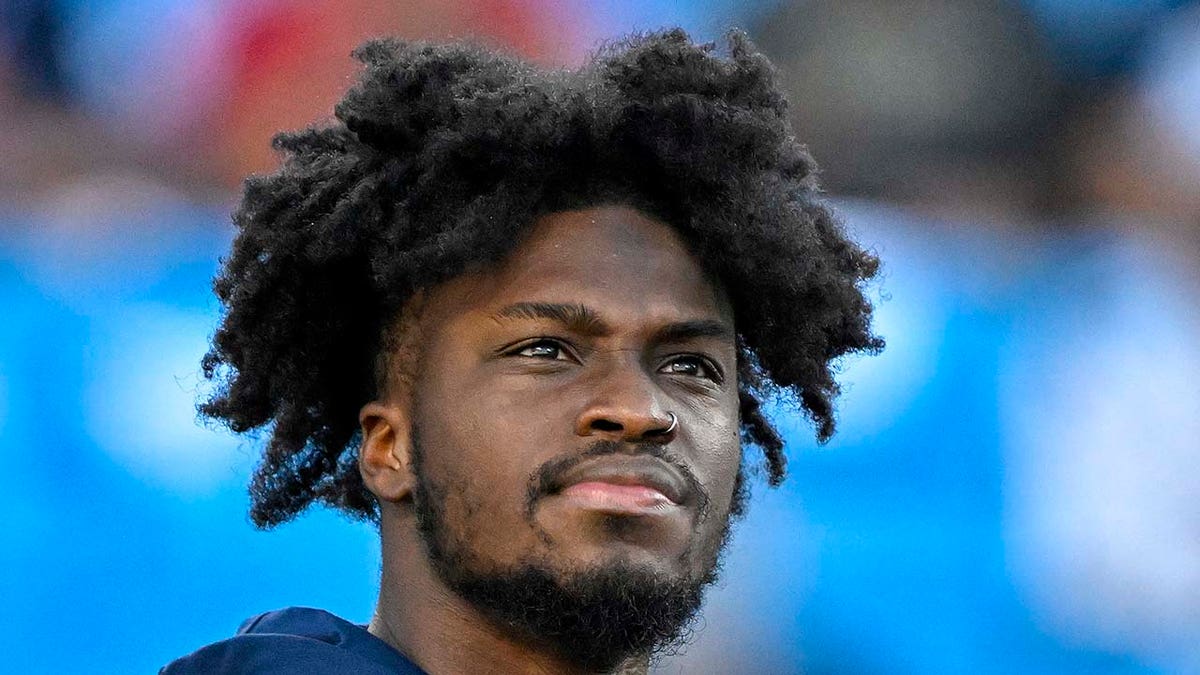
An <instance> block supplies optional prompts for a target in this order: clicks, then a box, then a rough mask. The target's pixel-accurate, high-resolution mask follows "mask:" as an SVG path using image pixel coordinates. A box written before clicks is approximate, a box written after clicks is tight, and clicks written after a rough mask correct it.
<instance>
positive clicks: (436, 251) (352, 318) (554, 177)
mask: <svg viewBox="0 0 1200 675" xmlns="http://www.w3.org/2000/svg"><path fill="white" fill-rule="evenodd" d="M354 56H355V57H356V58H357V59H359V60H360V61H362V62H363V63H364V64H365V68H364V69H363V71H362V73H361V75H360V76H359V78H358V80H357V83H356V84H354V85H353V87H352V88H351V89H350V90H349V91H348V92H347V93H346V95H345V97H344V98H343V99H342V100H341V102H340V103H338V104H337V106H336V107H335V111H334V118H333V119H331V120H328V121H325V122H322V123H319V124H316V125H313V126H311V127H309V128H306V129H303V130H300V131H296V132H290V133H281V134H279V135H277V136H276V137H275V138H274V140H273V145H274V147H275V148H276V150H277V151H279V152H280V153H281V155H282V164H281V166H280V168H279V169H278V170H276V171H275V172H274V173H271V174H269V175H264V176H252V177H250V178H248V179H247V180H246V182H245V186H244V193H243V196H242V199H241V203H240V204H239V206H238V208H237V209H236V211H235V213H234V216H233V219H234V222H235V224H236V225H237V228H238V235H237V237H236V239H235V241H234V243H233V247H232V251H231V253H230V255H229V256H228V257H227V258H226V259H225V260H224V261H223V265H222V269H221V271H220V273H219V274H218V276H217V277H216V279H215V280H214V282H213V286H214V289H215V291H216V294H217V296H218V297H219V298H220V300H221V302H222V303H223V313H222V318H221V322H220V325H219V326H218V328H217V330H216V332H215V334H214V336H213V339H212V344H211V348H210V350H209V352H208V353H207V354H206V355H205V357H204V359H203V363H202V367H203V373H204V376H205V377H206V378H207V379H208V380H209V381H211V382H212V383H213V387H212V391H211V393H210V395H209V397H208V398H207V400H205V401H203V402H201V404H200V407H199V409H200V413H201V414H202V415H203V416H206V417H208V418H211V419H213V420H216V421H219V422H221V423H223V424H225V425H227V426H228V427H229V428H231V429H232V430H233V431H235V432H238V433H242V432H248V431H259V432H261V433H262V434H263V435H264V436H265V437H266V441H265V449H264V450H263V455H262V458H261V461H260V463H259V464H258V466H257V468H256V470H255V473H254V476H253V478H252V481H251V485H250V495H251V509H250V517H251V519H252V520H253V521H254V523H255V524H256V525H258V526H259V527H272V526H274V525H277V524H279V523H282V522H285V521H287V520H289V519H291V518H293V517H294V516H295V515H297V514H298V513H300V512H301V511H303V510H304V509H306V508H307V507H308V506H309V505H311V504H312V503H314V502H321V503H324V504H326V505H329V506H332V507H334V508H337V509H341V510H343V511H344V512H345V513H347V514H348V515H350V516H352V517H357V518H362V519H368V520H377V519H378V505H377V504H376V502H375V500H374V497H373V495H371V494H370V492H369V491H368V490H367V489H366V487H365V486H364V484H363V481H362V478H361V476H360V474H359V471H358V467H357V454H358V446H359V444H360V442H361V434H360V432H359V428H358V411H359V409H360V408H361V407H362V406H363V405H364V404H365V403H367V402H369V401H371V400H373V399H374V398H375V397H376V395H377V393H378V392H379V387H380V380H379V373H378V372H377V368H376V360H377V359H376V357H377V356H378V355H380V353H381V350H383V349H386V348H387V347H388V344H390V343H389V342H388V341H387V339H386V335H385V334H386V332H387V331H388V330H389V326H391V325H392V324H393V323H394V322H395V320H396V318H397V317H398V316H399V315H400V313H401V312H402V311H403V309H404V308H405V303H406V302H407V301H409V300H410V299H412V298H413V297H414V296H415V294H416V293H418V292H420V291H421V290H422V289H427V288H430V287H432V286H435V285H436V284H438V283H441V282H444V281H446V280H448V279H451V278H453V277H455V276H457V275H460V274H462V273H464V272H467V271H470V270H475V269H480V268H481V267H483V266H486V265H488V264H492V263H495V262H497V261H499V260H501V259H502V258H503V257H504V256H505V255H506V254H507V253H509V252H510V251H511V250H512V249H513V248H514V247H515V246H516V244H517V243H519V242H520V241H521V235H522V233H523V232H525V231H526V230H527V229H528V228H529V227H530V225H531V223H533V222H534V221H535V220H536V219H537V218H538V216H540V215H544V214H547V213H552V212H556V211H561V210H568V209H574V208H583V207H586V206H591V205H600V204H614V203H619V204H627V205H631V206H634V207H635V208H639V209H641V210H643V211H645V212H647V213H650V214H652V215H654V216H655V217H658V218H660V219H662V220H663V221H664V222H666V223H668V224H670V225H671V226H672V227H673V228H675V229H676V230H677V231H678V232H679V233H680V235H681V237H682V238H683V239H684V241H685V242H686V244H687V245H688V247H689V248H690V249H691V251H692V252H693V253H694V254H695V255H696V257H697V259H698V260H699V261H700V262H701V264H702V265H703V266H704V267H705V268H706V271H707V272H708V273H709V274H711V275H713V276H714V277H715V278H716V279H718V280H719V282H720V283H721V284H722V285H723V287H724V288H725V289H726V292H727V293H728V296H729V298H730V300H731V302H732V305H733V308H734V319H735V329H736V332H737V336H738V338H737V343H738V357H739V367H738V371H739V399H740V423H741V436H742V441H743V443H745V444H747V445H750V446H757V447H759V448H761V450H762V451H763V453H764V455H765V468H766V472H767V475H768V480H769V482H770V484H771V485H773V486H774V485H777V484H778V483H779V482H780V481H781V480H782V479H783V477H784V463H785V462H784V455H783V440H782V438H781V437H780V435H779V433H778V432H777V431H776V429H775V428H774V426H773V425H772V423H771V422H770V421H769V420H768V419H767V417H766V415H765V413H764V410H763V408H762V401H764V400H767V397H771V396H779V397H780V400H781V401H790V402H791V404H793V405H794V406H795V407H798V408H799V409H800V410H802V411H803V412H804V413H805V414H806V415H807V416H808V417H809V418H810V419H811V420H812V422H813V423H814V425H815V427H816V435H817V438H818V439H819V440H820V441H825V440H827V439H828V438H829V437H830V435H831V434H832V433H833V430H834V416H833V399H834V398H835V396H836V395H837V393H838V386H837V384H836V382H835V380H834V377H833V371H832V367H833V366H834V365H835V364H834V361H835V360H836V359H838V358H839V357H841V356H843V355H846V354H848V353H854V352H876V351H878V350H879V349H881V348H882V346H883V342H882V340H881V339H879V338H878V337H876V336H874V335H873V334H872V332H871V329H870V318H871V304H870V302H869V300H868V299H867V298H866V295H865V285H866V283H867V282H868V280H870V279H871V278H872V277H873V276H874V275H875V273H876V271H877V269H878V265H879V261H878V259H877V258H876V257H875V256H873V255H872V254H871V253H869V252H867V251H865V250H863V249H862V248H860V247H859V246H858V245H857V244H855V243H854V242H852V241H850V240H849V239H848V238H847V236H846V235H845V233H844V231H843V227H842V225H841V224H840V223H839V222H838V220H837V219H836V218H835V216H834V214H833V212H832V211H831V210H830V208H829V207H828V206H827V205H826V204H825V203H824V201H823V200H822V197H821V193H820V190H819V188H818V186H817V183H816V175H815V174H816V166H815V164H814V162H813V160H812V158H811V157H810V156H809V154H808V152H807V150H806V149H805V147H804V146H803V145H801V144H800V143H798V142H797V140H796V139H795V137H794V136H793V134H792V131H791V128H790V125H789V123H788V114H787V113H788V109H787V106H788V104H787V102H786V100H785V98H784V96H783V95H782V93H781V92H780V91H779V89H778V87H777V85H776V81H775V75H774V72H773V70H772V67H771V65H770V63H769V62H768V61H767V59H766V58H765V57H764V56H763V55H762V54H761V53H759V52H757V51H756V50H755V48H754V47H753V46H752V45H751V44H750V42H749V40H748V39H747V38H746V36H745V35H744V34H742V33H740V32H736V31H734V32H731V33H730V34H729V36H728V49H727V50H719V49H718V48H717V47H716V46H715V45H713V44H705V45H697V44H694V43H693V42H692V41H691V40H690V38H689V37H688V35H687V34H686V33H685V32H683V31H682V30H678V29H675V30H668V31H664V32H659V33H653V34H647V35H640V36H635V37H632V38H628V39H626V40H624V41H622V42H618V43H614V44H611V45H608V46H606V47H604V48H602V49H601V50H599V51H598V52H597V53H596V54H595V55H594V56H593V57H592V58H591V59H590V60H589V61H588V62H587V63H586V64H584V65H582V66H581V67H579V68H577V69H560V70H545V69H539V68H537V67H535V66H533V65H531V64H529V63H526V62H524V61H522V60H520V59H517V58H513V57H510V56H506V55H502V54H498V53H495V52H493V51H490V50H488V49H484V48H480V47H477V46H473V45H469V44H449V45H432V44H424V43H414V42H406V41H401V40H395V39H379V40H373V41H370V42H367V43H366V44H364V45H363V46H361V47H360V48H358V49H357V50H356V51H355V52H354Z"/></svg>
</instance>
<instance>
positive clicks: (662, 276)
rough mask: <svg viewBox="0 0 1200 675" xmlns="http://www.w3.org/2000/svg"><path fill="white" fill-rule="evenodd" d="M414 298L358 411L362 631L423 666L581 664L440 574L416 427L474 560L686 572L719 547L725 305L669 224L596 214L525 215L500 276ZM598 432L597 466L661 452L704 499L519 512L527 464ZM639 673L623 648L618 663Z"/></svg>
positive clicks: (726, 421) (567, 667) (566, 504)
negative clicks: (370, 565)
mask: <svg viewBox="0 0 1200 675" xmlns="http://www.w3.org/2000/svg"><path fill="white" fill-rule="evenodd" d="M539 303H540V304H539ZM414 306H415V305H414ZM419 306H420V307H419V312H418V311H406V312H405V317H402V318H401V319H400V320H401V321H402V322H403V323H404V330H403V334H404V337H403V339H402V342H403V345H402V346H401V348H399V349H398V350H397V351H398V353H399V354H400V355H401V357H402V358H395V359H391V360H389V361H388V363H389V367H390V372H389V373H388V374H387V387H386V392H385V393H384V394H383V395H382V396H381V397H380V398H379V399H378V400H376V401H372V402H371V403H368V404H367V405H366V406H364V407H363V408H362V411H361V413H360V422H361V425H362V431H363V439H364V441H363V446H362V448H361V451H360V453H359V464H360V469H361V472H362V475H363V478H364V480H365V482H366V485H367V486H368V488H369V489H370V490H371V491H372V492H373V493H374V494H375V495H376V497H378V499H379V502H380V505H381V527H380V529H381V536H382V545H383V574H382V581H381V592H380V598H379V603H378V606H377V609H376V614H375V617H374V618H373V620H372V621H371V624H370V626H369V630H370V631H371V632H372V633H373V634H375V635H376V636H378V637H380V638H382V639H383V640H385V641H386V642H388V643H390V644H391V645H392V646H393V647H395V648H396V649H398V650H400V651H401V652H403V653H404V654H406V655H407V656H408V657H409V658H411V659H412V660H414V661H415V662H416V663H417V664H418V665H420V666H421V667H422V668H424V669H425V670H426V671H428V672H430V673H434V674H435V675H436V674H440V673H484V672H504V673H550V672H554V673H569V672H580V671H579V669H578V668H576V667H574V666H573V665H572V664H571V663H569V662H566V661H564V660H562V659H561V658H560V657H559V656H556V655H555V654H554V653H553V652H552V651H549V650H547V649H545V648H542V647H539V646H538V645H537V644H536V643H535V642H533V641H530V640H528V639H522V637H521V636H519V635H514V634H512V633H511V632H510V631H506V630H505V629H504V628H503V627H502V626H498V625H495V624H494V623H493V622H491V621H489V620H488V618H487V617H486V616H484V615H483V614H482V613H481V612H480V611H479V610H478V609H476V608H475V607H473V606H471V604H470V603H469V602H467V601H465V600H464V599H462V598H461V597H459V596H457V595H456V594H455V593H454V592H453V591H451V590H450V589H449V588H447V587H446V585H445V584H444V583H442V581H441V580H440V579H439V577H438V575H437V573H436V572H435V569H434V568H433V566H432V565H431V562H430V559H429V557H428V554H427V550H426V548H425V547H424V545H423V542H422V540H421V535H420V533H419V532H418V529H417V522H416V517H415V514H414V509H413V488H414V485H415V483H416V476H415V473H414V457H413V439H414V434H415V432H416V431H417V430H419V434H417V435H418V436H419V438H420V443H421V445H420V448H421V470H422V472H423V473H424V475H425V476H426V481H427V482H428V483H429V484H434V485H437V486H440V487H442V488H444V489H445V492H446V496H445V501H444V506H445V514H446V523H447V526H448V527H450V528H453V530H454V532H455V533H456V535H457V537H458V538H459V539H460V540H461V541H465V542H469V544H470V545H469V549H468V550H466V551H463V553H464V554H465V559H466V563H467V564H469V565H471V566H472V568H473V569H476V570H482V571H487V570H504V569H511V568H513V567H514V566H516V565H517V564H520V563H529V562H534V563H536V564H538V565H540V566H543V567H544V568H546V569H549V570H552V571H553V574H555V575H556V576H559V578H562V579H566V578H570V575H571V574H572V572H573V571H577V570H580V569H583V568H589V567H591V568H594V567H602V566H605V565H614V564H618V563H619V564H624V565H634V566H639V567H645V568H646V569H649V570H654V571H657V572H660V573H662V574H664V575H669V576H671V577H675V578H686V579H692V578H699V577H701V576H703V575H704V574H705V573H706V572H707V571H708V570H710V569H711V568H712V566H713V565H714V564H715V561H716V558H717V555H718V553H719V548H720V544H721V535H722V533H723V531H724V527H725V525H726V523H727V522H728V518H729V509H730V505H731V501H732V497H733V491H734V485H735V476H736V474H737V469H738V464H739V460H740V453H741V450H740V443H739V437H738V397H737V378H736V363H737V362H736V349H735V342H734V326H733V312H732V309H731V307H730V305H729V302H728V300H727V299H726V297H725V296H724V294H723V293H722V292H721V290H720V288H719V287H718V286H717V285H716V284H714V283H712V281H711V280H710V279H709V278H708V277H707V276H706V275H705V273H704V271H703V270H702V268H701V266H700V264H699V263H698V261H697V260H696V259H695V258H694V257H693V256H692V255H691V254H690V253H689V251H688V250H687V248H686V247H685V246H684V244H683V242H682V240H681V239H680V237H679V235H678V234H677V233H676V232H675V231H674V230H673V229H671V228H670V227H669V226H667V225H666V224H664V223H662V222H661V221H658V220H656V219H654V218H653V217H650V216H648V215H646V214H644V213H642V212H640V211H637V210H635V209H632V208H628V207H625V206H614V205H609V206H599V207H595V208H588V209H582V210H577V211H564V212H558V213H553V214H549V215H547V216H544V217H542V218H540V219H539V220H538V221H536V222H535V223H534V224H533V226H532V228H531V230H530V233H529V235H528V237H527V238H526V239H525V240H524V241H523V242H522V243H521V244H520V245H519V246H518V247H517V248H516V249H515V251H514V252H513V253H512V254H511V255H510V256H509V257H508V258H506V259H505V260H504V261H502V262H501V263H500V264H499V265H497V266H495V267H492V268H489V269H486V270H483V271H479V272H476V273H472V274H467V275H463V276H460V277H458V278H456V279H454V280H452V281H450V282H447V283H445V284H443V285H441V286H438V287H436V288H433V289H430V290H429V291H428V292H427V293H424V294H422V297H421V300H420V303H419ZM546 306H554V307H556V308H557V309H556V311H549V310H547V309H546ZM579 307H582V308H586V312H581V311H579V310H578V309H571V308H579ZM564 308H567V309H565V310H564ZM584 314H586V316H583V315H584ZM555 315H557V316H555ZM584 319H586V320H584ZM668 412H671V413H674V414H675V415H676V416H677V418H678V426H677V428H676V429H675V430H674V431H671V432H667V431H666V428H667V427H668V426H669V425H670V416H669V415H668ZM599 440H602V441H614V442H617V443H619V444H621V448H622V451H621V452H620V453H617V454H615V455H610V456H606V457H604V458H602V459H603V461H605V462H607V464H606V466H610V467H611V466H620V465H621V464H622V462H625V461H633V458H635V457H637V456H638V455H639V454H641V451H640V450H639V448H642V449H644V448H645V447H648V446H650V445H654V446H658V447H661V448H662V449H664V450H666V451H667V452H669V453H670V454H671V455H672V456H673V457H674V458H675V459H676V461H677V462H678V463H679V464H681V465H682V466H683V468H685V469H686V471H688V472H690V473H691V474H692V475H693V476H694V477H695V479H696V481H698V483H699V486H700V487H701V488H702V491H703V493H705V495H706V497H707V499H702V498H701V497H700V496H699V494H697V493H696V492H694V491H693V492H690V493H688V494H686V495H685V496H684V497H682V498H681V499H680V503H679V504H678V505H673V504H672V505H667V506H665V507H663V508H660V509H655V510H653V512H650V513H623V512H620V509H618V510H617V512H612V511H611V510H609V509H605V508H602V505H600V506H598V505H597V502H596V501H594V500H592V501H589V500H588V499H586V498H583V499H580V498H576V497H573V496H571V495H570V494H562V493H557V494H540V495H538V497H537V499H535V500H534V501H533V502H532V503H530V502H529V494H530V484H531V476H532V475H534V474H535V473H536V472H537V471H538V469H539V468H540V467H543V466H546V465H547V463H549V462H554V461H561V460H563V459H564V458H571V457H578V456H580V455H582V454H583V453H584V452H585V451H586V450H587V449H588V448H589V447H593V446H594V444H595V443H596V441H599ZM638 444H643V445H638ZM639 459H642V460H645V459H646V458H645V457H640V458H639ZM705 502H707V503H706V504H705ZM646 668H647V658H646V655H641V654H631V655H629V658H628V659H627V661H626V662H625V663H624V665H623V666H622V667H621V668H620V669H619V670H621V671H622V672H645V670H646Z"/></svg>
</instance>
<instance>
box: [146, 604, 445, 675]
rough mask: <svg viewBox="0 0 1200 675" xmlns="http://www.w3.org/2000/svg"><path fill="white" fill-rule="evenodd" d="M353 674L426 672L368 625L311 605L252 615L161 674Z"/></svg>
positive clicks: (401, 674)
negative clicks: (233, 631)
mask: <svg viewBox="0 0 1200 675" xmlns="http://www.w3.org/2000/svg"><path fill="white" fill-rule="evenodd" d="M347 672H353V673H362V674H364V675H374V674H376V673H378V674H380V675H382V674H383V673H388V674H396V673H399V674H400V675H421V670H420V669H419V668H417V667H416V666H415V665H414V664H413V663H412V662H411V661H409V660H408V659H407V658H405V657H404V655H403V654H401V653H400V652H397V651H396V650H394V649H392V648H391V647H390V646H389V645H388V644H387V643H385V642H383V641H382V640H380V639H379V638H377V637H375V636H374V635H371V634H370V633H369V632H367V630H366V628H365V627H363V626H360V625H357V624H353V623H350V622H349V621H346V620H345V619H342V618H339V617H337V616H334V615H333V614H330V613H329V612H326V611H323V610H319V609H309V608H306V607H290V608H287V609H282V610H276V611H273V612H265V613H263V614H259V615H258V616H254V617H251V618H249V619H247V620H246V621H245V622H243V623H242V625H241V627H240V628H239V629H238V631H237V634H235V635H234V636H233V637H231V638H228V639H225V640H221V641H220V642H215V643H213V644H210V645H208V646H206V647H202V648H200V649H198V650H196V651H195V652H192V653H191V654H188V655H187V656H184V657H182V658H180V659H177V660H175V661H172V662H171V663H169V664H167V665H166V666H165V667H164V668H163V669H162V670H161V671H159V673H160V675H191V674H192V673H217V674H221V675H237V674H240V673H246V674H249V673H254V674H255V675H262V674H270V673H313V674H314V675H319V674H321V673H347Z"/></svg>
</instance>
